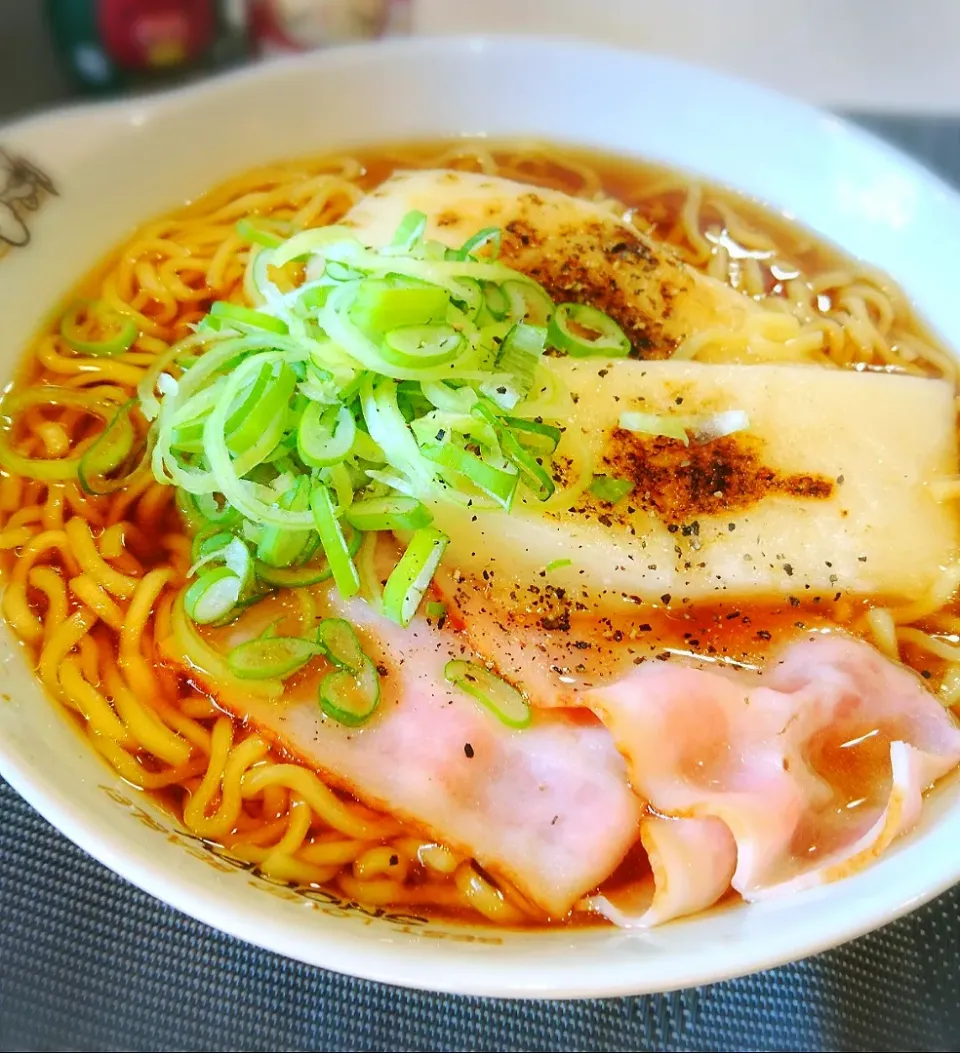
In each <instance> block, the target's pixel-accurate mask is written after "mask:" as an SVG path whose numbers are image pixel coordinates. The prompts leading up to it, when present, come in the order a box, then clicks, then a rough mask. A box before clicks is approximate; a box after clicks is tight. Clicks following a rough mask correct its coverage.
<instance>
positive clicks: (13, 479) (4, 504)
mask: <svg viewBox="0 0 960 1053" xmlns="http://www.w3.org/2000/svg"><path fill="white" fill-rule="evenodd" d="M23 488H24V480H23V478H22V477H20V476H18V475H4V476H3V478H2V479H0V512H13V511H15V510H16V509H18V508H20V507H21V505H22V504H23Z"/></svg>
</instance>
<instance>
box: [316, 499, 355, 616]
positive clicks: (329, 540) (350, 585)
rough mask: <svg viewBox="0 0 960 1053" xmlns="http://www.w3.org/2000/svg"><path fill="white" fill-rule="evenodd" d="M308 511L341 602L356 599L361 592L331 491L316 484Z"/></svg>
mask: <svg viewBox="0 0 960 1053" xmlns="http://www.w3.org/2000/svg"><path fill="white" fill-rule="evenodd" d="M310 510H311V511H312V512H313V521H314V523H315V524H316V527H317V533H318V534H319V535H320V544H321V545H323V551H324V553H325V554H326V557H327V562H328V563H329V564H330V569H331V571H332V572H333V580H334V581H335V582H336V585H337V589H338V590H339V592H340V595H341V596H343V598H344V599H349V598H350V597H351V596H356V594H357V593H358V592H359V591H360V575H359V574H358V573H357V568H356V566H355V565H354V562H353V557H352V556H351V554H350V549H349V548H348V547H347V542H346V539H345V538H344V536H343V530H342V529H341V527H340V522H339V520H338V519H337V517H336V513H335V512H334V510H333V501H332V500H331V499H330V491H329V490H328V489H327V488H326V487H325V486H324V485H323V484H322V483H319V484H317V485H316V486H315V487H314V488H313V490H312V491H311V493H310Z"/></svg>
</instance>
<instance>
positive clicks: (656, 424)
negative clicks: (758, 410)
mask: <svg viewBox="0 0 960 1053" xmlns="http://www.w3.org/2000/svg"><path fill="white" fill-rule="evenodd" d="M620 427H621V428H623V430H624V431H636V432H641V433H643V434H645V435H662V436H664V437H665V438H668V439H677V440H678V441H679V442H682V443H683V445H684V446H689V445H690V441H691V436H692V438H693V443H694V445H695V446H702V445H704V444H705V443H708V442H713V441H714V440H715V439H722V438H723V437H724V436H727V435H733V434H735V433H736V432H738V431H746V430H747V429H748V428H749V427H750V418H749V417H748V416H747V415H746V413H744V412H743V410H723V411H721V412H720V413H705V414H696V415H694V416H666V415H664V414H659V413H641V412H639V411H637V410H630V411H628V412H626V413H621V414H620ZM688 433H689V434H688Z"/></svg>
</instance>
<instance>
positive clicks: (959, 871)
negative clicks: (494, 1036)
mask: <svg viewBox="0 0 960 1053" xmlns="http://www.w3.org/2000/svg"><path fill="white" fill-rule="evenodd" d="M518 45H522V46H523V47H524V48H525V49H533V50H536V51H544V52H565V53H567V54H569V55H571V56H573V55H576V54H579V55H583V54H586V53H588V54H592V55H594V56H597V57H603V56H605V55H617V56H620V57H621V58H622V57H623V56H624V55H628V56H631V58H632V60H633V61H634V62H635V63H636V64H637V66H638V68H639V67H642V66H647V67H652V68H654V69H658V68H659V69H662V70H665V71H671V72H673V73H675V74H688V75H691V76H694V77H695V78H696V79H697V80H698V81H699V82H701V83H703V84H715V85H717V86H718V87H719V88H734V87H739V89H740V90H744V91H746V92H748V93H749V94H751V95H752V96H753V97H754V98H756V99H757V100H758V101H766V102H767V103H772V104H775V105H776V106H777V107H778V109H780V110H781V112H783V113H784V118H785V119H786V120H791V121H793V120H797V121H800V122H807V123H808V124H809V123H810V122H814V121H815V122H819V123H822V122H824V121H827V122H829V124H830V125H831V126H832V127H836V128H840V129H842V130H843V131H844V133H845V134H846V135H848V136H850V137H851V138H852V139H853V140H854V141H855V142H857V143H858V144H859V145H860V146H862V147H865V148H866V149H867V150H868V151H869V152H870V153H871V154H872V155H873V156H874V157H876V158H877V160H878V162H879V163H881V164H884V165H888V166H893V167H895V168H897V169H899V170H900V171H905V172H906V173H908V175H909V177H910V178H911V180H912V181H913V182H915V183H916V184H918V185H919V186H920V187H921V188H922V189H923V190H924V192H925V193H927V194H930V195H932V196H935V197H937V198H939V199H944V200H945V202H949V203H950V204H952V206H953V207H954V208H960V195H958V193H957V192H956V191H954V190H953V189H952V188H951V187H950V186H949V185H948V184H947V183H946V181H945V180H943V179H942V178H941V177H939V176H938V175H936V174H935V173H933V172H931V171H930V170H928V169H927V168H926V167H925V166H924V165H923V164H921V163H920V162H918V161H917V160H915V159H914V158H912V157H910V156H909V155H907V154H905V153H903V152H901V151H900V150H899V149H897V148H896V147H894V146H891V145H890V144H888V143H887V142H885V141H884V140H882V139H880V138H879V137H877V136H876V135H874V134H872V133H871V132H869V131H866V130H864V129H862V128H859V127H857V126H856V125H853V124H851V123H849V122H848V121H846V120H844V119H843V118H839V117H836V116H834V115H832V114H829V113H827V112H825V111H823V110H820V109H818V108H817V107H814V106H812V105H809V104H807V103H805V102H802V101H798V100H796V99H793V98H791V97H789V96H787V95H783V94H781V93H779V92H776V91H772V90H770V89H767V88H763V87H759V86H757V85H754V84H751V83H750V82H748V81H746V80H744V79H742V78H738V77H733V76H730V75H727V74H722V73H718V72H715V71H713V70H708V69H704V68H703V67H700V66H695V65H692V64H689V63H685V62H682V61H678V60H675V59H672V58H665V57H662V56H655V55H650V54H647V53H644V52H640V51H636V50H635V49H631V48H626V47H617V46H611V45H605V44H593V43H581V42H578V41H572V40H570V39H569V38H550V37H532V36H524V35H516V34H496V35H481V36H477V35H470V36H449V37H447V36H440V37H409V38H398V39H393V40H388V41H378V42H374V43H360V44H352V45H345V46H342V47H338V48H336V49H331V50H327V51H318V52H311V53H307V54H304V55H296V56H290V57H285V58H281V59H276V60H271V61H270V62H268V63H262V64H254V65H251V66H248V67H245V68H241V69H238V70H232V71H229V72H227V73H223V74H220V75H217V76H214V77H211V78H209V79H207V80H204V81H201V82H198V83H191V84H188V85H185V86H181V87H177V88H173V89H168V90H165V91H160V92H156V93H150V94H146V95H138V96H134V97H132V98H127V99H119V100H114V101H109V102H101V103H84V102H81V103H77V104H71V105H66V106H62V107H59V108H56V109H54V110H51V111H47V112H43V113H38V114H33V115H28V116H26V117H24V118H21V119H20V120H17V121H14V122H11V123H7V124H4V125H0V133H2V134H3V135H4V136H7V135H10V136H12V137H13V140H14V142H16V141H17V140H18V139H25V140H28V141H30V140H33V141H37V142H42V141H45V139H46V137H48V136H49V135H51V134H54V133H55V132H56V130H57V129H58V128H62V127H65V126H72V125H75V124H78V123H80V122H84V124H85V127H87V126H89V127H91V128H93V129H94V130H95V131H97V130H99V132H100V133H102V135H104V136H107V137H109V134H110V132H111V131H112V130H116V132H117V133H120V132H122V129H123V127H124V126H125V125H126V123H127V122H128V120H129V119H130V118H132V117H134V116H136V115H138V114H140V115H145V116H146V117H148V118H149V117H150V116H151V115H152V114H154V113H163V112H165V111H168V110H173V109H176V108H177V107H178V106H180V105H182V104H183V103H184V102H188V101H189V100H191V99H196V98H199V97H212V96H216V95H218V94H229V93H230V91H231V90H232V88H233V87H234V85H237V84H241V83H246V82H248V81H256V80H262V81H264V82H269V81H270V80H271V79H272V78H274V77H276V78H282V77H284V76H287V75H289V74H290V73H291V72H297V71H301V72H307V71H309V70H310V69H312V68H314V67H316V66H318V65H330V66H333V67H337V66H343V67H349V66H353V65H355V64H360V65H363V64H364V63H368V62H370V61H371V60H372V57H373V58H375V57H376V56H384V55H386V56H387V57H389V55H392V54H400V55H408V54H411V53H412V54H419V55H422V56H423V58H424V60H425V61H428V62H429V60H430V58H431V56H434V55H436V54H437V53H438V52H440V51H443V52H447V51H449V50H450V49H454V50H456V51H459V52H460V53H462V54H469V53H474V54H475V53H481V54H484V53H489V52H496V51H498V50H499V49H502V48H509V47H516V46H518ZM93 141H94V145H93V146H92V148H91V151H90V153H91V154H95V153H96V152H98V149H99V147H98V146H97V141H98V140H97V135H96V134H94V136H93ZM0 776H2V777H3V778H4V779H5V780H6V781H7V782H8V783H9V784H10V785H11V787H12V788H13V789H14V790H15V791H16V792H17V793H19V794H20V795H21V796H22V797H23V798H24V799H25V800H26V801H27V802H28V803H29V804H30V805H31V806H32V807H33V808H35V809H36V810H37V811H38V812H39V813H40V814H41V815H42V816H43V817H44V818H46V819H47V820H48V821H49V822H51V823H52V824H53V825H54V826H55V827H56V828H57V829H58V830H59V831H60V832H62V833H63V834H64V835H65V836H67V837H68V838H69V839H70V840H71V841H73V842H74V844H76V845H77V846H78V847H80V848H81V849H82V850H83V851H85V852H87V853H88V854H89V855H91V856H93V857H94V858H95V859H97V860H98V861H99V862H101V863H103V864H104V865H105V866H107V867H108V868H109V869H110V870H112V871H113V872H115V873H117V874H118V875H120V876H121V877H123V878H125V879H126V880H128V881H130V882H131V883H133V884H134V885H136V886H137V887H138V888H140V889H142V890H143V891H145V892H147V893H148V894H150V895H152V896H154V897H155V898H157V899H159V900H160V901H161V902H164V903H166V904H169V905H170V906H173V907H174V908H175V909H177V910H179V911H181V912H182V913H184V914H186V915H188V916H190V917H192V918H195V919H196V920H198V921H201V922H204V923H205V924H208V925H211V926H213V927H215V928H217V929H220V930H221V931H223V932H226V933H228V934H229V935H231V936H235V937H237V938H238V939H241V940H244V941H245V942H248V943H252V944H254V945H256V946H258V947H261V948H263V949H265V950H268V951H272V952H274V953H279V954H283V955H286V956H291V957H294V956H295V957H296V958H297V959H299V960H301V961H303V962H305V963H307V964H311V965H315V966H320V967H322V968H326V969H331V970H334V971H337V972H342V973H345V974H348V975H352V976H357V977H361V978H363V979H369V980H374V981H379V982H383V983H388V984H393V985H396V986H402V987H409V988H414V989H421V990H430V991H435V992H443V993H450V994H463V995H472V996H492V997H511V998H515V997H520V998H535V997H536V998H544V997H550V998H562V999H566V998H576V997H598V996H599V997H610V996H621V995H636V994H642V993H652V992H654V991H668V990H676V989H679V988H681V987H690V986H695V985H697V984H704V983H713V982H716V981H719V980H725V979H729V978H732V977H736V976H742V975H745V974H747V973H750V972H754V971H758V970H762V969H767V968H771V967H774V966H777V965H781V964H783V963H785V962H789V961H794V960H797V959H799V958H802V957H806V956H807V955H810V954H813V953H817V952H820V951H823V950H827V949H829V948H832V947H835V946H837V945H838V944H841V943H844V942H846V941H848V940H850V939H853V938H855V937H857V936H860V935H862V934H864V933H866V932H869V931H870V930H872V929H874V928H877V927H879V926H880V925H884V924H887V923H888V922H891V921H893V920H895V919H896V918H898V917H900V916H902V915H904V914H906V913H908V912H909V911H911V910H914V909H916V908H917V907H919V906H921V905H922V904H924V903H926V902H928V901H929V900H931V899H933V898H934V897H936V896H937V895H939V894H941V893H942V892H944V891H946V890H947V889H948V888H950V887H951V886H952V885H953V884H955V883H956V882H957V881H958V880H960V858H958V860H957V862H956V863H955V865H953V866H952V867H949V866H946V865H943V866H941V868H940V869H939V871H938V872H937V874H936V875H935V877H934V880H932V881H930V880H926V881H924V882H919V881H917V882H914V885H913V886H912V887H911V888H910V889H909V890H906V889H905V890H904V892H902V893H897V894H893V893H891V894H890V895H889V897H888V898H887V899H885V900H884V901H883V902H882V903H880V904H879V905H878V904H875V903H871V905H870V908H869V909H866V908H865V909H862V910H860V911H859V912H855V913H851V914H849V915H844V916H843V917H841V918H840V919H839V920H838V922H837V923H835V924H834V925H833V926H832V927H831V929H830V931H829V934H828V935H827V936H826V937H825V936H824V934H823V932H822V931H821V930H820V929H818V928H816V927H811V930H810V932H809V933H808V934H807V935H806V936H805V937H804V938H801V939H793V940H792V941H791V942H789V944H785V943H784V942H783V941H782V940H781V941H780V942H779V943H778V942H777V941H776V940H772V941H764V942H763V943H758V944H757V945H756V947H751V948H748V949H744V948H742V947H741V948H738V949H737V952H736V954H732V955H731V956H730V959H729V963H728V964H724V963H722V962H720V961H717V960H715V959H711V958H710V957H709V955H704V960H703V963H702V964H701V965H700V966H699V967H698V966H697V965H696V964H693V963H692V959H691V956H690V955H689V953H685V954H683V955H680V956H679V957H678V959H677V960H676V961H674V960H673V958H672V957H671V958H670V959H665V958H660V959H658V963H657V966H658V973H659V977H658V980H657V981H656V982H652V983H651V982H649V981H647V982H638V980H637V978H636V977H633V976H631V974H630V972H629V971H626V975H625V976H624V977H623V979H611V978H610V977H609V976H607V977H605V978H604V979H603V980H602V981H597V980H594V979H593V978H592V977H591V976H590V975H589V974H588V973H585V972H584V970H583V969H582V968H580V967H579V966H576V965H574V966H571V967H570V968H569V969H565V970H562V971H561V972H562V979H556V978H557V977H558V976H559V975H560V973H558V972H555V971H553V970H550V971H549V972H550V975H551V977H552V978H553V982H550V983H549V984H546V985H545V984H544V983H543V982H540V981H538V979H537V977H536V975H534V974H533V972H532V971H531V972H530V975H526V974H525V973H524V972H523V970H522V969H519V970H518V969H516V968H507V969H505V968H504V963H503V962H502V961H498V959H497V956H496V955H489V956H476V957H473V958H471V959H470V960H469V962H467V961H466V959H464V966H465V967H464V969H463V971H462V972H460V971H456V970H452V969H451V968H450V963H451V960H452V959H453V958H455V957H456V952H455V951H453V950H452V949H448V950H447V951H446V952H445V953H443V954H440V953H436V954H433V953H423V952H422V951H421V952H420V953H417V954H411V948H410V945H409V944H402V943H398V942H394V941H387V940H383V941H379V942H377V943H376V944H365V943H363V942H362V941H357V940H355V939H354V938H353V937H352V935H351V934H350V932H349V931H345V932H344V933H343V934H336V933H325V934H324V938H323V941H322V942H323V943H324V948H323V952H324V953H321V954H311V953H310V950H311V948H304V949H303V953H297V954H296V955H294V954H293V953H292V952H291V948H290V940H289V931H288V930H289V924H288V923H286V922H281V921H279V920H275V919H270V920H266V919H258V923H257V924H256V925H251V923H250V915H249V912H247V911H246V910H244V909H243V905H241V904H239V903H234V902H233V901H232V900H231V899H229V898H227V899H224V898H220V897H218V896H217V895H216V894H215V893H214V892H213V891H212V890H211V889H207V888H202V887H200V886H199V885H198V884H196V883H194V882H193V881H192V880H191V878H190V877H189V876H181V875H180V874H179V873H174V872H170V871H169V870H168V869H166V868H162V867H156V866H151V865H150V864H149V862H148V861H146V860H145V859H143V860H142V859H140V858H137V857H136V854H134V853H131V852H130V850H129V848H130V846H129V843H128V839H127V837H126V836H125V835H124V833H123V832H122V830H121V829H119V828H117V829H113V828H111V829H108V830H104V829H102V828H99V827H96V826H95V824H94V823H93V822H92V821H90V820H88V819H87V818H86V817H85V814H84V812H83V811H82V810H79V811H78V810H77V809H76V808H75V807H74V806H73V804H72V802H71V800H70V796H69V794H68V792H67V789H66V788H65V787H63V786H61V785H58V783H57V780H56V779H55V778H54V776H53V773H50V772H47V771H43V772H40V771H38V769H37V766H36V765H35V763H32V762H30V761H29V760H28V759H27V758H25V757H21V756H19V755H18V754H17V752H16V750H15V749H12V748H11V747H9V746H8V745H7V744H6V743H5V742H4V741H3V740H2V739H0ZM546 949H547V948H546V947H545V950H546ZM524 968H526V966H525V967H524Z"/></svg>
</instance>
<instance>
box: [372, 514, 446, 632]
mask: <svg viewBox="0 0 960 1053" xmlns="http://www.w3.org/2000/svg"><path fill="white" fill-rule="evenodd" d="M449 543H450V539H449V538H448V537H447V535H446V534H442V533H441V532H440V531H439V530H435V529H434V528H433V527H423V528H421V529H420V530H417V531H415V532H414V534H413V537H412V538H411V539H410V544H409V545H408V546H407V550H406V552H404V554H403V555H402V556H401V557H400V561H399V562H398V563H397V565H396V566H395V567H394V568H393V571H392V572H391V574H390V577H389V578H388V579H387V584H386V585H385V586H384V589H383V613H384V614H385V615H386V616H387V617H388V618H389V619H390V620H391V621H394V622H396V623H397V624H398V625H402V626H404V628H406V626H408V625H409V624H410V622H411V621H412V620H413V616H414V615H415V614H416V613H417V608H418V607H419V606H420V601H421V599H423V594H424V593H425V592H426V591H427V588H428V587H429V585H430V582H431V581H432V580H433V575H434V573H435V572H436V569H437V566H438V565H439V563H440V560H441V559H442V558H443V553H444V550H445V549H446V547H447V545H448V544H449Z"/></svg>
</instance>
